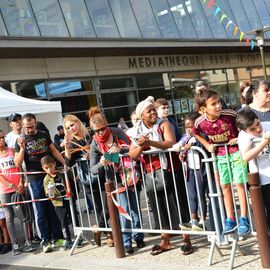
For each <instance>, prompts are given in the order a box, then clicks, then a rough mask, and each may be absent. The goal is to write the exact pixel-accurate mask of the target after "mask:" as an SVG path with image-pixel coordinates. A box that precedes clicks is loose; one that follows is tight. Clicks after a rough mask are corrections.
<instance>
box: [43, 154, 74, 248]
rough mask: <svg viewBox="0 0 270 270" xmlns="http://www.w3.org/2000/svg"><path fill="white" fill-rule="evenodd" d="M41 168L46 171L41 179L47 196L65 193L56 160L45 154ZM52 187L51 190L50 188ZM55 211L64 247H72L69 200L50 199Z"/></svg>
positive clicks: (62, 175)
mask: <svg viewBox="0 0 270 270" xmlns="http://www.w3.org/2000/svg"><path fill="white" fill-rule="evenodd" d="M40 162H41V166H42V169H43V170H44V171H45V172H46V173H47V175H46V176H45V178H44V180H43V185H44V191H45V194H46V196H47V197H50V198H53V197H60V196H65V195H66V187H65V177H64V174H63V173H58V172H57V171H56V162H55V160H54V158H53V157H51V156H49V155H46V156H44V157H43V158H42V159H41V161H40ZM50 186H51V187H52V190H51V189H50ZM51 192H52V193H53V194H51ZM52 203H53V205H54V207H55V212H56V214H57V216H58V218H59V221H60V223H61V228H62V233H63V236H64V239H65V242H64V243H63V244H64V249H65V250H67V249H70V248H71V247H72V241H71V235H70V230H69V227H68V225H69V222H68V213H69V201H68V200H67V199H66V198H59V199H52Z"/></svg>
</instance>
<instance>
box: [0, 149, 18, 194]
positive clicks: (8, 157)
mask: <svg viewBox="0 0 270 270" xmlns="http://www.w3.org/2000/svg"><path fill="white" fill-rule="evenodd" d="M19 171H20V169H19V168H17V167H16V166H15V162H14V153H13V150H12V149H11V148H8V151H7V153H5V154H4V155H1V154H0V172H1V173H3V174H4V177H5V178H6V179H7V180H8V181H9V182H10V183H12V184H15V185H16V186H18V185H19V183H20V179H21V177H20V175H18V174H13V173H16V172H19ZM11 192H14V189H13V188H10V187H9V186H7V185H6V184H3V183H0V194H6V193H11Z"/></svg>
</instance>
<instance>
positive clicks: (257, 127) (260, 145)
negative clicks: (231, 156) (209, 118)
mask: <svg viewBox="0 0 270 270" xmlns="http://www.w3.org/2000/svg"><path fill="white" fill-rule="evenodd" d="M236 125H237V127H238V128H239V129H240V130H241V131H240V133H239V135H238V145H239V150H240V152H241V156H242V158H243V160H245V161H248V162H249V163H248V164H249V171H250V172H251V173H255V172H258V173H259V178H260V183H261V188H262V195H263V201H264V206H265V209H266V217H267V225H268V229H270V200H269V197H270V175H269V168H270V165H269V151H268V150H269V149H268V147H267V145H268V144H269V143H270V123H269V122H262V123H261V122H260V120H259V118H258V116H257V115H256V114H255V113H254V112H253V111H252V110H249V109H245V110H243V111H241V112H239V113H238V116H237V118H236ZM256 138H261V141H260V142H257V143H256V142H253V140H254V139H256ZM257 157H258V158H257Z"/></svg>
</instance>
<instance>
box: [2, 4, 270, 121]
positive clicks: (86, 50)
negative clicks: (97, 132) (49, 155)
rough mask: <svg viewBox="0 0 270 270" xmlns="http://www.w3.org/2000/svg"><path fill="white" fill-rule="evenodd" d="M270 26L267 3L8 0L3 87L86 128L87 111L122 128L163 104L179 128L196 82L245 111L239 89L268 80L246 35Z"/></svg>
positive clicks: (5, 6) (268, 55)
mask: <svg viewBox="0 0 270 270" xmlns="http://www.w3.org/2000/svg"><path fill="white" fill-rule="evenodd" d="M269 25H270V0H245V1H243V0H240V1H234V0H226V1H224V0H215V1H209V0H46V1H42V0H1V1H0V36H1V37H0V38H1V41H0V58H1V61H0V84H1V86H2V87H3V88H5V89H7V90H9V91H12V92H14V93H16V94H18V95H21V96H24V97H28V98H34V99H44V100H60V101H61V103H62V109H63V113H64V114H67V113H73V114H76V115H78V116H79V117H80V118H81V119H82V121H83V122H85V123H86V124H87V123H88V119H87V117H86V115H85V113H86V111H87V110H88V109H89V107H90V106H93V105H99V106H100V107H101V108H102V109H103V110H104V112H105V115H106V117H107V119H108V121H109V123H110V124H111V125H116V123H117V122H118V120H119V118H120V117H124V119H125V120H126V121H128V120H129V116H130V114H131V112H132V111H133V110H134V109H135V107H136V105H137V103H138V102H139V101H140V100H142V99H144V98H145V97H147V96H149V95H152V96H154V97H155V98H158V97H165V98H167V99H168V100H169V101H170V104H171V114H173V115H175V116H176V119H177V121H178V123H179V126H181V124H182V120H183V117H184V115H185V114H187V113H189V112H191V111H192V110H193V87H194V82H195V81H197V80H200V79H207V80H208V81H209V82H210V83H211V87H212V88H213V89H215V90H217V91H218V92H219V93H220V94H221V95H222V96H223V98H224V100H225V102H226V103H227V104H228V105H229V106H231V107H234V106H237V104H239V84H240V82H241V81H243V80H250V79H254V78H259V77H262V76H263V70H262V68H261V65H262V64H261V63H262V62H261V56H260V51H259V48H258V47H257V46H254V48H253V45H252V42H254V43H256V41H255V37H254V36H252V35H249V34H248V32H249V31H251V30H254V29H260V28H264V27H267V26H269ZM236 29H237V31H236ZM269 37H270V32H266V33H265V38H266V45H267V44H268V38H269ZM240 40H242V41H240ZM264 51H265V60H266V65H267V66H268V65H270V53H268V47H267V46H265V47H264ZM268 72H269V70H268V68H267V73H268Z"/></svg>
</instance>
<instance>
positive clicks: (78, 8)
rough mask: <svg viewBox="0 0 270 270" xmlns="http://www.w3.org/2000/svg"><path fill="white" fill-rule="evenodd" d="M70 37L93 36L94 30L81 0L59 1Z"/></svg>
mask: <svg viewBox="0 0 270 270" xmlns="http://www.w3.org/2000/svg"><path fill="white" fill-rule="evenodd" d="M59 3H60V5H61V8H62V11H63V14H64V16H65V20H66V23H67V26H68V29H69V32H70V35H71V36H72V37H95V36H96V35H95V31H94V28H93V25H92V23H91V20H90V17H89V14H88V12H87V9H86V6H85V4H84V2H83V0H76V1H73V0H60V1H59Z"/></svg>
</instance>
